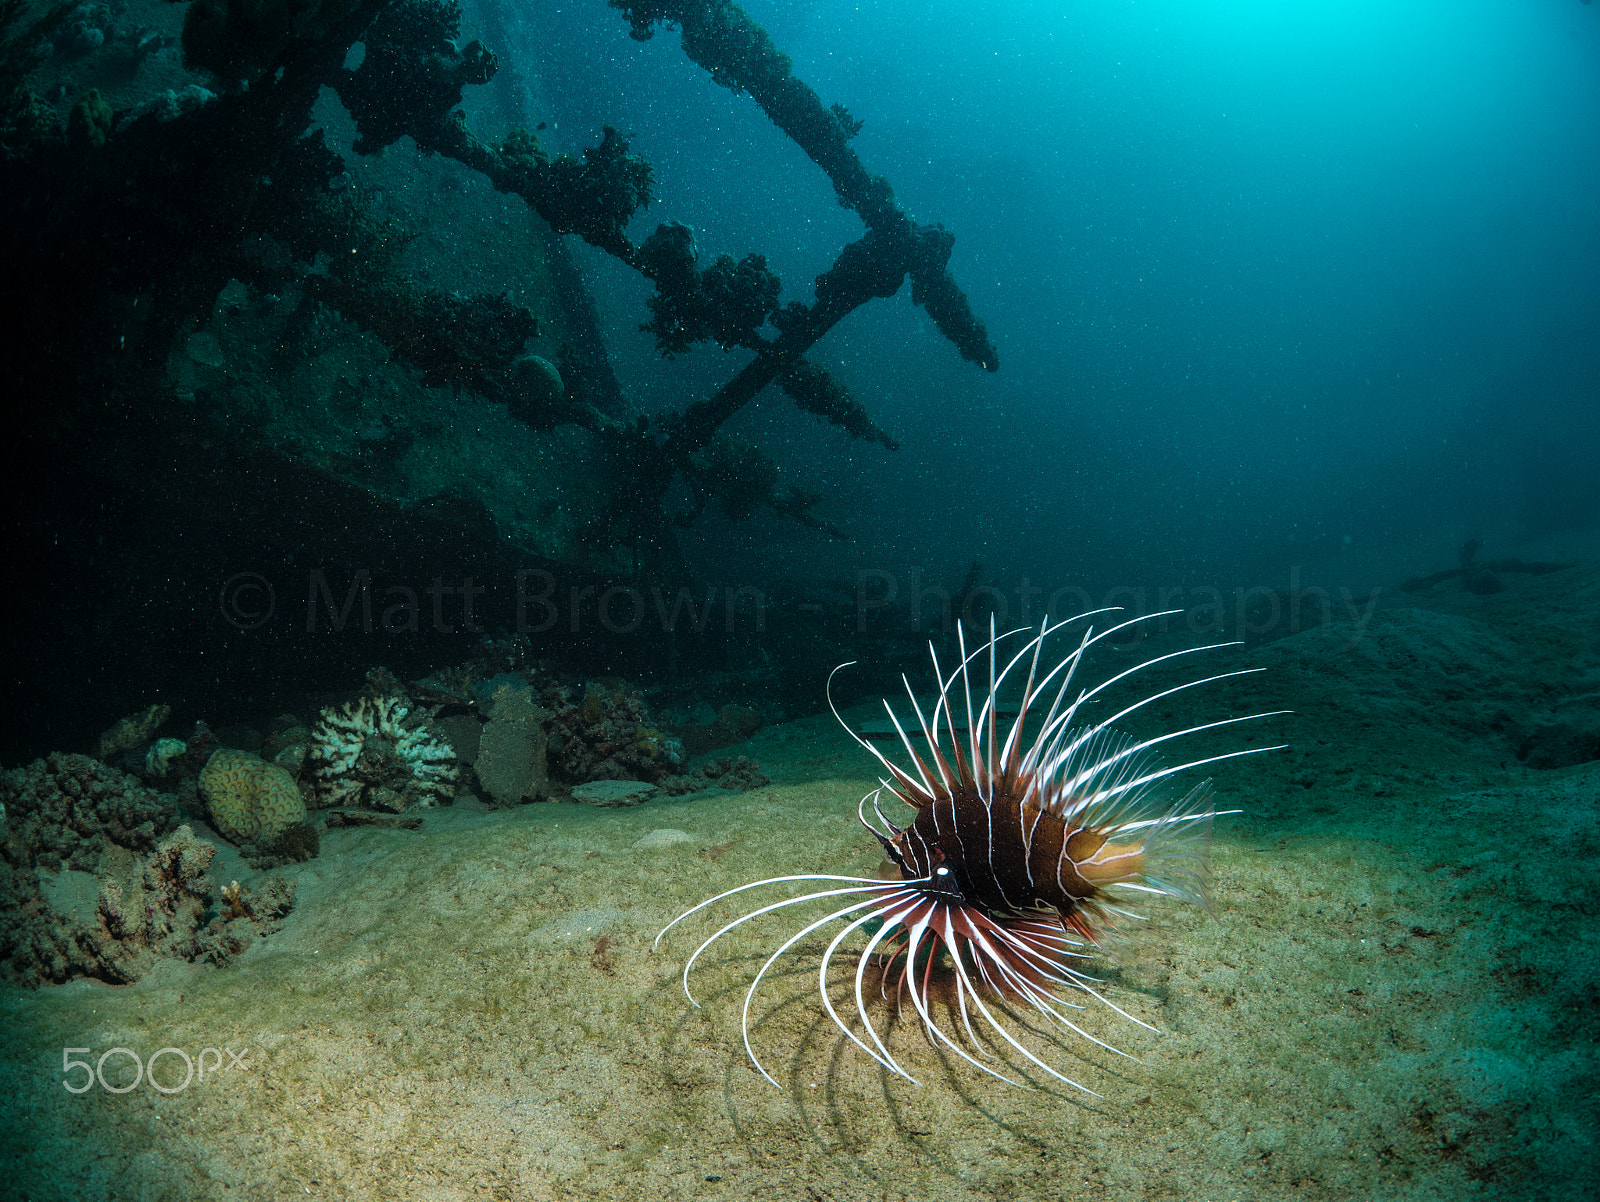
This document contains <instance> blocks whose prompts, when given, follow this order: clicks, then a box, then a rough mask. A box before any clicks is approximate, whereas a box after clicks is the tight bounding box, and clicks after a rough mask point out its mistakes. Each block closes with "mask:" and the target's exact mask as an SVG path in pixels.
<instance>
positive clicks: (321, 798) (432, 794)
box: [310, 697, 459, 811]
mask: <svg viewBox="0 0 1600 1202" xmlns="http://www.w3.org/2000/svg"><path fill="white" fill-rule="evenodd" d="M410 715H411V709H410V707H409V706H407V705H406V704H405V703H404V702H403V701H401V700H400V699H399V698H398V697H376V698H373V697H363V698H361V699H360V700H359V701H354V702H347V703H346V704H344V705H342V706H339V707H338V708H331V707H330V708H328V709H325V710H323V711H322V720H321V721H320V722H319V723H317V728H316V730H314V731H313V732H312V734H311V757H310V764H311V778H312V781H313V782H314V784H315V787H316V792H317V801H318V803H319V804H320V805H323V806H335V805H365V806H371V807H373V808H375V809H382V810H395V811H399V810H406V809H410V808H411V807H412V806H430V805H435V804H438V803H440V802H448V801H450V800H451V799H452V798H454V796H455V791H456V776H457V773H458V771H459V770H458V768H457V766H456V753H455V752H454V751H453V750H452V749H451V748H450V745H449V744H448V743H446V742H444V741H443V740H441V739H439V738H438V737H437V736H436V735H435V734H434V733H433V731H432V730H430V729H429V727H428V726H427V724H426V722H424V721H423V720H421V719H415V720H412V721H409V722H408V721H407V719H408V718H409V717H410Z"/></svg>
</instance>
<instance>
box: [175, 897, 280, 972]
mask: <svg viewBox="0 0 1600 1202" xmlns="http://www.w3.org/2000/svg"><path fill="white" fill-rule="evenodd" d="M294 893H295V887H294V882H293V881H291V880H288V879H286V878H284V877H281V876H269V877H267V878H266V879H265V880H263V881H262V882H261V883H260V884H259V885H258V886H257V887H256V888H254V889H252V888H250V887H249V886H247V885H241V884H240V883H239V882H238V881H234V882H232V883H231V884H227V885H224V886H223V887H222V900H221V904H220V905H219V906H218V907H217V916H216V917H215V918H213V919H212V920H211V922H210V923H209V924H208V925H207V926H206V929H205V931H204V932H203V933H202V934H201V936H200V946H199V949H198V954H197V956H196V957H195V958H196V959H202V958H203V959H206V960H209V961H210V962H211V963H213V964H226V963H227V962H228V961H229V960H231V959H232V958H233V957H234V956H237V955H239V954H240V953H241V952H243V951H244V950H245V949H246V948H248V947H249V946H250V945H251V944H252V943H254V942H255V940H256V939H257V938H263V939H264V938H266V936H268V935H270V934H272V932H274V931H276V930H278V929H279V928H280V927H282V926H283V922H284V919H285V918H286V917H287V916H288V913H289V911H290V910H292V909H293V908H294Z"/></svg>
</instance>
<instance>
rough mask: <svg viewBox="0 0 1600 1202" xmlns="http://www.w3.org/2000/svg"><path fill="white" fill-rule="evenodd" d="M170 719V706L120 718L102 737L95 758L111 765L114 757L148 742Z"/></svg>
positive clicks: (148, 708)
mask: <svg viewBox="0 0 1600 1202" xmlns="http://www.w3.org/2000/svg"><path fill="white" fill-rule="evenodd" d="M170 717H172V707H171V706H170V705H152V706H149V707H147V708H146V709H143V710H140V711H139V712H138V713H137V714H129V715H128V716H127V717H126V718H119V719H118V720H117V722H116V723H115V724H114V725H112V727H111V729H109V730H107V731H106V732H105V733H104V734H102V735H101V736H100V740H99V742H98V743H97V744H96V745H95V752H94V758H95V759H97V760H105V761H106V762H107V763H110V762H111V758H112V757H113V756H116V755H121V754H122V753H123V752H124V751H132V750H133V749H134V748H135V747H137V746H139V745H140V744H141V743H143V742H145V741H146V740H148V739H149V738H150V736H151V735H153V734H155V732H156V730H157V729H158V728H159V727H160V726H161V724H162V723H163V722H165V721H166V720H167V719H168V718H170ZM166 741H167V742H170V741H171V740H166Z"/></svg>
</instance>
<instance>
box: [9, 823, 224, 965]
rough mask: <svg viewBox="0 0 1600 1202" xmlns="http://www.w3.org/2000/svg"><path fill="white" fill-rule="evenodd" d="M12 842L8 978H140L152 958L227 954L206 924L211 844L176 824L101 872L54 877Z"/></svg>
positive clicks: (220, 958) (220, 956)
mask: <svg viewBox="0 0 1600 1202" xmlns="http://www.w3.org/2000/svg"><path fill="white" fill-rule="evenodd" d="M20 850H21V849H20V848H19V847H18V846H17V845H16V844H15V842H13V844H12V845H11V846H8V848H7V855H6V859H5V862H4V864H3V865H0V901H3V902H4V905H0V968H3V970H4V971H5V973H6V975H7V976H9V977H10V978H11V979H12V980H15V981H18V982H20V983H21V984H24V985H30V986H36V985H40V984H42V983H44V982H46V981H67V980H71V979H72V978H74V977H95V978H98V979H100V980H103V981H110V982H113V983H115V984H125V983H128V982H131V981H137V980H138V979H139V978H140V977H142V976H144V974H145V973H147V972H148V971H149V970H150V968H151V967H152V966H153V965H154V964H155V962H156V960H157V959H162V958H167V959H177V960H195V959H199V958H201V957H205V958H207V959H210V960H213V961H214V962H219V963H220V962H223V961H224V960H226V958H227V956H226V954H224V953H220V952H218V951H217V949H216V948H215V940H214V939H211V938H209V937H208V935H207V934H206V933H205V931H204V919H205V915H206V912H207V910H208V908H209V899H210V895H211V886H212V882H211V879H210V877H208V876H207V875H206V870H207V868H209V867H210V864H211V860H212V858H213V857H214V856H215V855H216V852H217V849H216V848H215V847H214V846H213V845H212V844H210V843H207V842H205V841H204V840H202V839H199V838H196V836H195V833H194V831H193V830H191V829H190V828H189V827H187V826H180V827H179V828H178V829H177V830H176V831H174V832H173V833H172V834H171V835H170V836H169V837H168V838H166V839H165V840H163V841H162V842H161V843H160V844H159V845H158V846H156V848H155V849H154V850H153V851H151V852H150V853H149V854H148V855H147V856H145V857H143V858H140V859H135V858H133V857H130V856H127V855H126V854H124V855H123V856H122V857H121V858H120V860H119V862H118V863H117V864H115V865H113V866H112V867H110V868H109V869H108V870H107V871H106V872H104V873H103V874H102V875H101V876H100V877H99V878H98V879H97V878H96V877H93V876H89V875H88V874H86V873H81V872H76V871H73V870H69V871H68V872H65V873H62V874H61V878H58V879H57V880H55V881H52V882H51V883H50V890H49V896H47V894H46V890H45V888H44V887H43V885H44V883H43V882H42V881H41V878H40V876H39V874H38V872H37V871H34V870H32V869H31V868H30V867H29V866H28V864H27V862H26V859H25V858H24V857H22V856H20V855H19V854H18V853H19V851H20Z"/></svg>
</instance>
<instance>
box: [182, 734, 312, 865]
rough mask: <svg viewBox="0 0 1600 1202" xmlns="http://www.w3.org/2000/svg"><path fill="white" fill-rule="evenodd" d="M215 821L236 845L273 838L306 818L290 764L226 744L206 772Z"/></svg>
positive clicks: (203, 791)
mask: <svg viewBox="0 0 1600 1202" xmlns="http://www.w3.org/2000/svg"><path fill="white" fill-rule="evenodd" d="M199 784H200V795H201V796H202V797H204V798H205V799H206V807H207V808H208V809H209V810H210V812H211V821H212V824H213V825H214V826H216V828H217V830H218V831H219V832H220V833H221V834H223V835H226V836H227V837H228V838H229V839H232V840H233V841H234V842H235V843H255V842H258V841H260V840H265V839H270V838H272V837H273V836H274V835H276V834H279V833H280V832H281V831H283V830H284V829H285V828H287V827H290V826H293V825H294V824H295V823H297V822H304V821H305V817H306V803H305V800H304V799H303V798H302V797H301V796H300V789H299V788H298V787H297V786H296V785H295V783H294V777H292V776H290V775H289V771H288V769H287V768H282V767H280V766H279V765H277V764H269V763H267V762H266V761H265V760H263V759H259V758H257V757H256V756H253V755H250V754H249V753H248V752H244V751H232V750H229V749H228V748H226V747H224V748H222V749H221V750H219V751H217V752H216V753H215V754H213V755H212V757H211V758H210V759H209V760H207V761H206V766H205V767H204V768H202V769H201V770H200V781H199Z"/></svg>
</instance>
